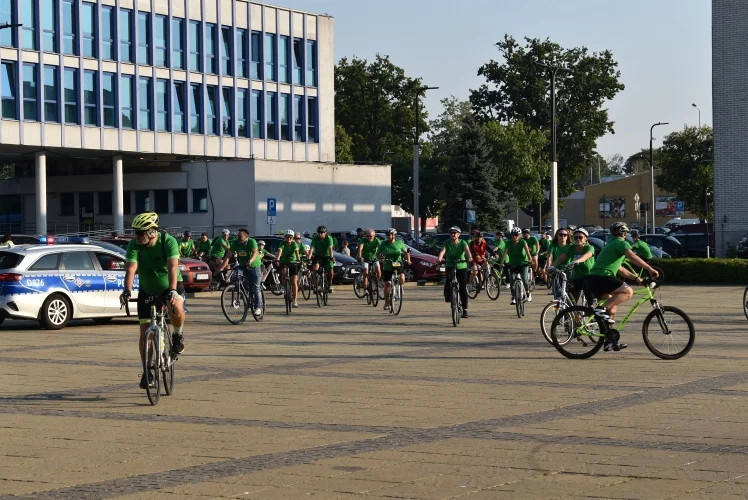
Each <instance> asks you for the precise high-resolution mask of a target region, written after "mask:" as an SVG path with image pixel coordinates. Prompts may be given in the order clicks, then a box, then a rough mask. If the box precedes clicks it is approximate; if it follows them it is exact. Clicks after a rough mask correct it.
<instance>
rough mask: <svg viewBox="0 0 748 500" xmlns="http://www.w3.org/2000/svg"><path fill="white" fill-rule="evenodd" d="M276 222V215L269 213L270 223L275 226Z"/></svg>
mask: <svg viewBox="0 0 748 500" xmlns="http://www.w3.org/2000/svg"><path fill="white" fill-rule="evenodd" d="M275 223H276V220H275V215H268V224H270V225H271V226H274V225H275Z"/></svg>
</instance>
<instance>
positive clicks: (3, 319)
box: [0, 316, 5, 325]
mask: <svg viewBox="0 0 748 500" xmlns="http://www.w3.org/2000/svg"><path fill="white" fill-rule="evenodd" d="M3 321H5V316H0V325H2V324H3Z"/></svg>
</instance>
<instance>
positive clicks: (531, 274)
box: [527, 266, 535, 293]
mask: <svg viewBox="0 0 748 500" xmlns="http://www.w3.org/2000/svg"><path fill="white" fill-rule="evenodd" d="M527 275H528V276H527V284H528V288H529V292H530V293H532V292H534V291H535V273H534V272H533V270H532V266H530V268H529V269H528V270H527Z"/></svg>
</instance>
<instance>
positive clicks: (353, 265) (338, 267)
mask: <svg viewBox="0 0 748 500" xmlns="http://www.w3.org/2000/svg"><path fill="white" fill-rule="evenodd" d="M252 238H254V239H255V240H256V241H260V240H263V241H264V242H265V250H267V251H268V252H270V253H273V254H277V253H278V249H279V248H280V245H281V243H283V238H281V237H279V236H252ZM301 242H302V243H303V244H304V245H307V246H308V245H311V243H312V240H310V239H309V238H301ZM333 255H334V257H335V267H334V269H333V271H334V273H335V274H334V276H333V279H332V282H333V284H340V283H353V280H354V279H356V276H357V275H358V274H360V273H361V272H362V269H363V266H362V265H361V263H360V262H358V261H357V260H356V259H354V258H353V257H348V256H347V255H343V254H342V253H338V252H334V253H333Z"/></svg>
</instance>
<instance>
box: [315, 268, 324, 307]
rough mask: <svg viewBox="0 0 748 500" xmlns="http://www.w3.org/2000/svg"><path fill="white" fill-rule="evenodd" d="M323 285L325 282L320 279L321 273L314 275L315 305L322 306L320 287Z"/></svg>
mask: <svg viewBox="0 0 748 500" xmlns="http://www.w3.org/2000/svg"><path fill="white" fill-rule="evenodd" d="M324 285H325V282H324V281H323V279H322V275H321V274H317V275H316V276H315V277H314V293H315V294H316V295H317V307H322V291H323V290H322V289H323V288H324Z"/></svg>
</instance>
